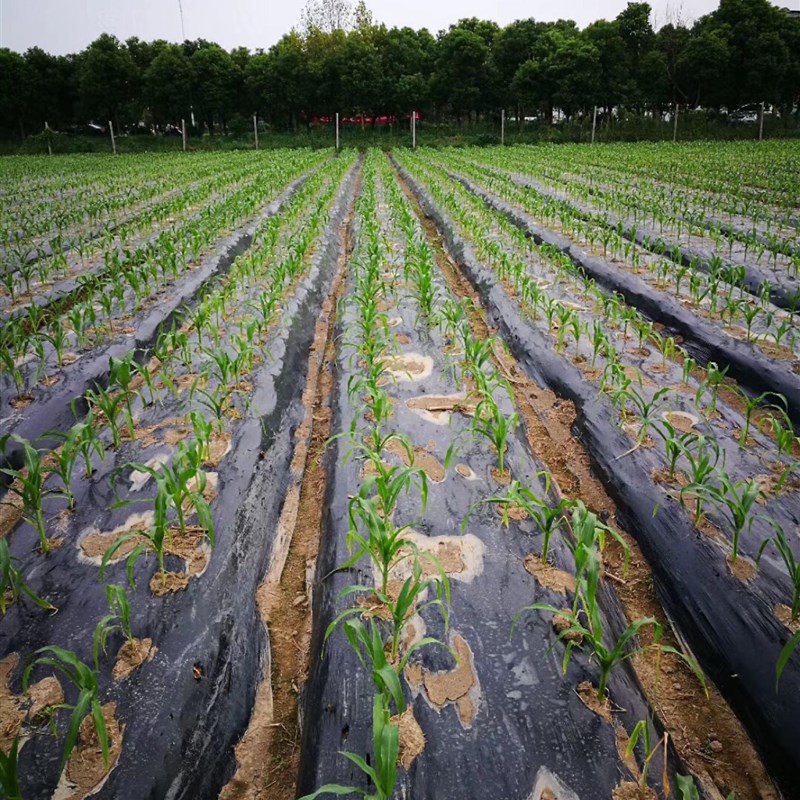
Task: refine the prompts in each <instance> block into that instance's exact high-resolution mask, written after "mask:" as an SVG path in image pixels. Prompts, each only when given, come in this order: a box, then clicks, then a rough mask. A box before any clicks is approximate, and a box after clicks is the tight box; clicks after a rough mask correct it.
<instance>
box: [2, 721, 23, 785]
mask: <svg viewBox="0 0 800 800" xmlns="http://www.w3.org/2000/svg"><path fill="white" fill-rule="evenodd" d="M18 762H19V735H17V736H15V737H14V741H12V742H11V747H10V748H9V750H8V753H5V752H4V751H3V750H0V792H2V795H3V797H4V798H6V800H22V789H21V788H20V785H19V764H18Z"/></svg>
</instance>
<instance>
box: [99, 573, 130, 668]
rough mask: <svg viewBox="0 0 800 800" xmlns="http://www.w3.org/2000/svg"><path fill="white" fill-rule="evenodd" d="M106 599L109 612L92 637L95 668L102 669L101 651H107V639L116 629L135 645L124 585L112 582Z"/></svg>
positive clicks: (107, 589) (108, 587)
mask: <svg viewBox="0 0 800 800" xmlns="http://www.w3.org/2000/svg"><path fill="white" fill-rule="evenodd" d="M106 599H107V600H108V607H109V613H108V614H106V615H105V616H103V618H102V619H101V620H100V622H98V623H97V627H96V628H95V629H94V636H93V637H92V656H93V658H94V668H95V670H96V671H97V672H99V671H100V653H101V652H102V653H104V654H105V652H106V641H107V640H108V637H109V635H110V634H112V633H113V632H114V631H117V630H118V631H120V632H121V633H122V634H123V636H124V637H125V639H126V640H127V642H128V644H129V645H131V646H133V644H134V638H133V632H132V631H131V607H130V603H129V602H128V594H127V592H126V591H125V588H124V587H123V586H119V585H118V584H116V583H111V584H109V585H108V586H106Z"/></svg>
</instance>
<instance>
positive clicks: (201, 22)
mask: <svg viewBox="0 0 800 800" xmlns="http://www.w3.org/2000/svg"><path fill="white" fill-rule="evenodd" d="M182 2H183V15H184V22H185V26H186V36H187V37H188V38H190V39H196V38H204V39H209V40H210V41H215V42H218V43H219V44H221V45H222V46H223V47H225V48H226V49H231V48H233V47H237V46H240V45H243V46H245V47H248V48H250V49H251V50H255V49H256V48H257V47H263V48H265V49H266V48H267V47H269V46H270V45H272V44H274V43H275V42H276V41H277V40H278V39H279V38H280V37H281V36H282V35H283V34H284V33H286V32H287V31H288V30H289V29H290V28H291V27H292V26H293V25H296V24H297V23H299V20H300V12H301V10H302V8H303V6H304V4H305V3H304V0H282V1H281V2H270V0H182ZM650 2H651V5H652V7H653V10H654V13H655V21H656V24H657V25H660V24H661V23H663V22H664V21H665V19H666V15H667V13H668V12H670V11H672V12H673V14H674V12H676V11H678V10H680V12H681V16H682V18H683V19H684V20H687V21H692V20H694V19H696V18H697V17H699V16H702V15H703V14H707V13H708V12H710V11H713V10H714V9H715V8H716V7H717V5H718V0H650ZM777 4H778V5H782V6H787V5H788V6H789V7H791V8H800V0H780V2H778V3H777ZM367 5H368V7H369V8H370V9H371V10H372V13H373V15H374V17H375V19H376V20H377V21H379V22H384V23H386V24H387V25H389V26H395V25H396V26H403V25H408V26H410V27H412V28H422V27H425V28H428V29H429V30H430V31H431V32H432V33H434V34H435V33H436V32H437V31H438V30H440V29H443V28H447V27H448V26H449V25H450V24H451V23H454V22H456V21H457V20H458V19H460V18H462V17H472V16H475V17H479V18H481V19H492V20H495V21H496V22H498V23H499V24H501V25H505V24H507V23H509V22H511V21H512V20H515V19H521V18H525V17H530V16H532V17H534V18H535V19H537V20H543V21H547V20H555V19H559V18H564V19H574V20H575V21H576V22H577V23H578V25H579V26H581V27H584V26H585V25H587V24H588V23H590V22H592V21H594V20H596V19H611V18H613V17H615V16H616V15H617V14H618V13H619V12H620V11H621V10H622V9H623V8H625V6H626V5H627V0H559V2H557V3H554V2H552V0H493V2H490V3H487V2H485V0H484V2H480V0H438V2H437V1H436V0H368V2H367ZM0 9H2V11H1V12H0V18H1V19H2V34H1V35H0V44H2V46H4V47H10V48H11V49H12V50H17V51H19V52H24V51H25V50H26V49H27V48H29V47H33V46H39V47H41V48H43V49H44V50H46V51H48V52H50V53H56V54H64V53H73V52H77V51H79V50H81V49H83V48H84V47H85V46H86V45H87V44H88V43H89V42H91V41H92V40H93V39H95V38H96V37H97V36H98V35H99V34H101V33H112V34H114V35H116V36H117V37H118V38H120V39H127V38H128V37H129V36H138V37H139V38H140V39H144V40H152V39H167V40H169V41H180V40H181V39H182V36H181V24H180V15H179V12H178V0H0Z"/></svg>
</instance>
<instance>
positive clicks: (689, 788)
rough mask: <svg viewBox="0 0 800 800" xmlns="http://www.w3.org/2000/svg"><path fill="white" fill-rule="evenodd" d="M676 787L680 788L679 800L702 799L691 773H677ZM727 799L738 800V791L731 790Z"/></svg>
mask: <svg viewBox="0 0 800 800" xmlns="http://www.w3.org/2000/svg"><path fill="white" fill-rule="evenodd" d="M665 785H666V784H665ZM675 787H676V788H677V790H678V800H702V798H701V797H700V792H698V791H697V786H695V783H694V778H693V777H692V776H691V775H676V776H675ZM726 800H736V792H731V793H730V794H729V795H728V797H727V798H726Z"/></svg>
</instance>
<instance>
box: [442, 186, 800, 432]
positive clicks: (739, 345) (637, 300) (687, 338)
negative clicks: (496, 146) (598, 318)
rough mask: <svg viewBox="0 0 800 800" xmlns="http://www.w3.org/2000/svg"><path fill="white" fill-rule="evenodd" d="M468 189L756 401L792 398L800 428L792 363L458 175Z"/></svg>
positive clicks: (799, 394)
mask: <svg viewBox="0 0 800 800" xmlns="http://www.w3.org/2000/svg"><path fill="white" fill-rule="evenodd" d="M453 177H454V178H455V179H456V180H458V181H460V182H461V183H462V184H463V185H464V186H465V188H467V189H468V190H469V191H471V192H473V193H474V194H476V195H477V196H478V197H481V198H482V199H483V200H484V201H485V202H486V203H487V204H488V205H490V206H491V207H492V208H494V209H496V210H497V211H499V212H501V213H503V214H505V215H506V216H507V217H508V218H509V219H510V220H511V221H512V222H513V223H514V224H515V225H518V226H519V227H520V228H522V229H523V230H525V231H526V232H527V233H528V234H529V235H530V236H531V237H533V239H534V241H536V242H537V244H541V243H542V242H544V243H546V244H550V245H553V246H554V247H557V248H558V249H559V250H561V251H562V252H564V253H566V254H567V255H568V256H569V257H570V258H571V259H572V261H573V262H574V263H575V264H576V265H577V266H578V267H579V268H580V269H581V270H582V271H583V272H584V274H585V275H587V276H588V277H590V278H593V279H594V280H595V281H596V282H597V283H598V284H599V285H600V286H602V287H603V288H604V289H607V290H608V291H610V292H619V293H620V294H621V295H622V296H623V297H624V298H625V301H626V302H627V303H629V304H630V305H632V306H635V307H636V308H638V309H639V311H641V312H642V313H643V314H644V315H645V316H647V317H649V318H650V319H652V320H655V321H656V322H660V323H661V324H663V325H665V326H666V327H667V328H669V329H670V330H671V331H673V332H674V333H676V334H678V335H679V336H681V337H682V338H683V343H684V346H685V347H686V349H687V350H688V351H689V352H690V353H692V355H694V356H695V357H697V359H698V361H700V362H701V363H707V362H709V361H715V362H716V363H717V364H720V365H725V364H729V365H730V369H729V372H728V374H729V375H730V377H732V378H734V379H735V380H736V381H737V382H738V383H739V384H740V385H741V386H742V387H744V388H746V389H748V390H749V391H750V392H752V393H753V394H754V395H758V394H761V393H762V392H765V391H770V392H778V393H779V394H782V395H783V396H784V397H785V398H786V402H787V406H788V410H789V415H790V416H791V418H792V421H793V422H794V423H795V425H798V424H800V376H798V375H796V374H795V373H794V372H792V370H791V369H790V368H789V367H788V366H787V363H786V362H781V361H777V360H775V359H771V358H767V357H766V356H764V355H762V354H761V353H759V352H758V351H757V350H756V349H755V348H754V347H753V346H751V345H749V344H747V343H745V342H740V341H738V340H737V339H734V338H732V337H730V336H727V335H725V334H724V333H723V332H722V331H720V330H719V329H718V328H717V327H715V326H714V325H711V324H710V323H708V322H706V321H705V320H703V319H701V318H700V317H697V316H696V315H694V314H692V312H691V311H689V310H688V309H687V308H685V307H684V306H683V305H682V304H681V303H679V302H678V301H676V300H675V299H674V298H672V297H670V296H668V295H666V294H664V293H663V292H658V291H656V290H655V289H653V288H652V287H651V286H649V285H648V284H647V283H646V282H645V281H643V280H641V278H638V277H636V276H635V275H631V274H629V273H627V272H625V271H624V270H620V269H617V268H615V267H614V266H613V265H611V264H609V263H608V262H606V261H604V260H603V259H600V258H597V257H595V256H592V255H589V253H587V252H586V251H585V250H583V249H582V248H580V247H577V246H576V245H575V244H574V243H573V242H572V241H571V240H570V239H568V238H567V237H565V236H563V235H561V234H559V233H556V232H554V231H550V230H548V229H547V228H544V227H542V226H540V225H537V224H536V223H534V222H533V221H532V220H531V219H530V217H529V216H528V215H527V214H524V213H523V212H521V211H519V210H518V209H516V208H514V207H513V206H511V205H510V204H508V203H506V202H504V201H503V200H501V199H500V198H498V197H496V196H495V195H493V194H490V193H488V192H486V191H484V190H483V189H481V188H480V187H478V186H476V185H475V184H474V183H473V182H472V181H470V180H468V179H467V178H464V177H463V176H460V175H457V174H453Z"/></svg>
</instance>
